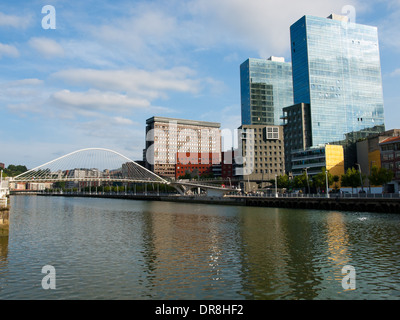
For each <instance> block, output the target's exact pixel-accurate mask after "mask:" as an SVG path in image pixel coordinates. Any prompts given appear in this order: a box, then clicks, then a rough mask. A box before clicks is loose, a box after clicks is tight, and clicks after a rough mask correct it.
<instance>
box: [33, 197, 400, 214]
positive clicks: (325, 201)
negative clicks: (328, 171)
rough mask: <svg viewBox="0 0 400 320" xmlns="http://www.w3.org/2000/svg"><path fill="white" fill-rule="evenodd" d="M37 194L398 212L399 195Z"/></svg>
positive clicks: (399, 208) (399, 205) (399, 207)
mask: <svg viewBox="0 0 400 320" xmlns="http://www.w3.org/2000/svg"><path fill="white" fill-rule="evenodd" d="M31 194H32V195H39V196H63V197H91V198H111V199H112V198H114V199H127V200H146V201H172V202H185V203H188V202H189V203H190V202H191V203H203V204H220V205H237V206H251V207H271V208H291V209H315V210H337V211H355V212H379V213H399V214H400V197H399V195H397V194H346V195H339V194H331V195H330V197H329V198H327V197H326V195H321V194H319V195H318V194H311V195H304V194H303V195H296V194H278V197H276V196H275V194H274V195H228V196H225V197H207V196H203V195H192V196H180V195H171V194H162V193H159V194H157V193H149V194H147V195H146V194H132V193H119V194H117V193H72V192H71V193H31Z"/></svg>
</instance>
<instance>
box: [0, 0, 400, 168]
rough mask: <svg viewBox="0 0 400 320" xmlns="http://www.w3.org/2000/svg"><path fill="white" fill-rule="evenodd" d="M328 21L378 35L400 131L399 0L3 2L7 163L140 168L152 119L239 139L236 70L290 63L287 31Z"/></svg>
mask: <svg viewBox="0 0 400 320" xmlns="http://www.w3.org/2000/svg"><path fill="white" fill-rule="evenodd" d="M46 5H51V6H53V8H54V9H55V14H54V15H53V16H51V15H50V16H49V14H51V12H50V11H47V10H44V11H43V13H42V9H43V7H44V6H46ZM346 8H350V9H351V8H353V9H352V10H351V11H349V10H347V9H346ZM331 13H337V14H344V15H351V17H352V19H354V20H355V22H357V23H361V24H367V25H373V26H377V27H378V33H379V40H380V54H381V65H382V79H383V91H384V103H385V105H384V107H385V123H386V129H387V130H389V129H394V128H400V108H399V106H400V90H399V89H400V87H399V83H400V59H398V57H399V54H400V37H399V31H400V0H385V1H383V0H378V1H372V0H365V1H360V0H319V1H316V0H305V1H298V0H278V1H276V0H218V1H216V0H168V1H165V0H164V1H161V0H159V1H157V0H154V1H148V0H147V1H136V0H130V1H123V0H121V1H119V0H116V1H103V0H96V1H94V0H85V1H77V0H68V1H66V0H57V1H54V0H53V1H52V0H46V1H41V0H26V1H19V0H16V1H12V2H11V1H2V2H1V3H0V70H1V72H0V162H3V163H5V164H6V166H8V165H9V164H15V165H17V164H22V165H26V166H27V167H28V168H33V167H35V166H39V165H41V164H42V163H45V162H47V161H50V160H53V159H55V158H57V157H59V156H62V155H64V154H67V153H69V152H72V151H75V150H78V149H82V148H89V147H101V148H109V149H112V150H115V151H117V152H120V153H122V154H124V155H125V156H127V157H129V158H130V159H133V160H141V159H142V150H143V148H144V145H145V126H146V119H148V118H150V117H152V116H164V117H172V118H182V119H192V120H202V121H215V122H220V123H221V129H224V130H231V131H232V134H233V132H234V129H236V128H237V127H239V126H240V121H241V118H240V74H239V67H240V64H241V63H242V62H244V61H245V60H246V59H248V58H268V57H270V56H280V57H284V58H285V59H286V61H289V62H290V61H291V57H290V34H289V28H290V25H292V24H293V23H294V22H296V21H297V20H298V19H300V18H301V17H302V16H304V15H305V14H309V15H316V16H321V17H327V16H328V15H329V14H331ZM50 18H51V19H50ZM54 18H55V19H54ZM54 21H55V25H50V23H53V22H54ZM48 26H51V27H52V28H48Z"/></svg>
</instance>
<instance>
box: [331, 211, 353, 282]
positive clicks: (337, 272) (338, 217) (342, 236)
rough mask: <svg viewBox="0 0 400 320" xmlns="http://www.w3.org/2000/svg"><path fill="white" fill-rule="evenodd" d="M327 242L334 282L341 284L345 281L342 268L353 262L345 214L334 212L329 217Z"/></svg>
mask: <svg viewBox="0 0 400 320" xmlns="http://www.w3.org/2000/svg"><path fill="white" fill-rule="evenodd" d="M326 242H327V245H328V259H329V260H330V261H331V263H332V268H333V270H334V272H333V275H334V278H333V280H336V281H339V282H340V283H341V281H342V279H343V274H342V268H343V267H344V266H346V265H348V264H349V263H350V260H351V256H350V253H349V250H348V247H349V237H348V233H347V229H346V224H345V222H344V217H343V214H341V213H339V212H332V213H330V214H329V215H328V217H327V238H326ZM339 287H340V286H339Z"/></svg>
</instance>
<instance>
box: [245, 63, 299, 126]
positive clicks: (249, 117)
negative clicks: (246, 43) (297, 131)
mask: <svg viewBox="0 0 400 320" xmlns="http://www.w3.org/2000/svg"><path fill="white" fill-rule="evenodd" d="M240 88H241V104H242V105H241V110H242V125H280V124H281V122H282V121H281V119H280V118H281V116H282V114H283V113H282V109H283V108H285V107H287V106H290V105H292V104H293V86H292V64H291V63H288V62H285V60H284V59H283V58H277V57H271V58H269V59H268V60H266V59H252V58H250V59H248V60H246V61H245V62H243V63H242V64H241V66H240Z"/></svg>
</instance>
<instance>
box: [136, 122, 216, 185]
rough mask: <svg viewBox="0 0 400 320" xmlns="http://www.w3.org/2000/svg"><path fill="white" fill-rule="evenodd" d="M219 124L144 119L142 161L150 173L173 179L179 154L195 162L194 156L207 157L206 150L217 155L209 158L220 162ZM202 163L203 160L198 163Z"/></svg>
mask: <svg viewBox="0 0 400 320" xmlns="http://www.w3.org/2000/svg"><path fill="white" fill-rule="evenodd" d="M220 127H221V124H220V123H216V122H206V121H195V120H184V119H175V118H164V117H152V118H149V119H147V120H146V148H145V149H144V150H143V161H144V162H145V163H146V167H147V168H148V169H149V170H151V171H152V172H154V173H156V174H158V175H160V176H164V177H170V178H175V170H176V164H177V155H178V153H180V163H183V162H184V161H185V160H184V159H183V154H185V155H186V154H188V156H187V159H186V160H187V162H186V163H189V162H191V164H192V165H196V164H198V162H197V161H198V156H199V155H204V157H205V158H207V159H208V155H209V154H210V153H212V154H217V157H215V156H214V157H213V158H212V160H213V161H215V162H217V163H220V162H221V131H220ZM201 163H202V164H205V162H204V161H203V162H201Z"/></svg>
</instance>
